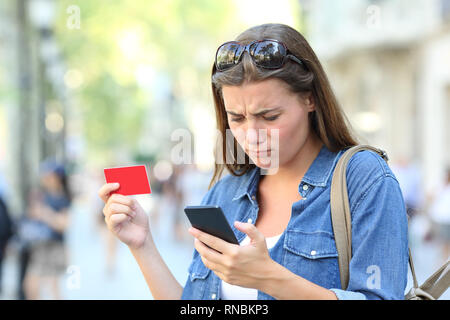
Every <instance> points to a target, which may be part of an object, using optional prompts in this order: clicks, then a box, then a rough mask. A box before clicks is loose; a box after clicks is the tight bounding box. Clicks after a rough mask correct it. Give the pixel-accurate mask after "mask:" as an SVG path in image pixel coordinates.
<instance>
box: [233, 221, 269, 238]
mask: <svg viewBox="0 0 450 320" xmlns="http://www.w3.org/2000/svg"><path fill="white" fill-rule="evenodd" d="M234 226H235V227H236V229H238V230H239V231H241V232H243V233H245V234H246V235H248V237H249V238H250V240H252V241H253V242H263V241H265V238H264V235H263V234H262V233H261V232H260V231H259V230H258V229H257V228H256V227H255V225H253V224H251V223H245V222H240V221H235V222H234Z"/></svg>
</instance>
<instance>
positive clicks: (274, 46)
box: [215, 39, 305, 71]
mask: <svg viewBox="0 0 450 320" xmlns="http://www.w3.org/2000/svg"><path fill="white" fill-rule="evenodd" d="M245 51H247V52H248V54H249V55H250V57H251V58H252V59H253V62H254V63H255V64H256V65H257V66H258V67H261V68H265V69H279V68H281V67H282V66H284V64H285V63H286V61H287V60H288V59H291V60H292V61H295V62H297V63H298V64H299V65H301V66H303V67H305V65H304V63H303V62H302V61H301V60H300V59H299V58H297V57H296V56H294V55H292V54H291V53H290V52H289V50H288V48H287V47H286V45H285V44H284V43H282V42H280V41H277V40H272V39H264V40H256V41H253V42H251V43H249V44H247V45H242V44H240V43H239V42H237V41H229V42H225V43H224V44H222V45H221V46H220V47H219V48H218V49H217V52H216V59H215V64H216V69H217V70H218V71H224V70H227V69H229V68H231V67H233V66H235V65H237V64H238V63H239V62H240V61H241V58H242V54H243V53H244V52H245Z"/></svg>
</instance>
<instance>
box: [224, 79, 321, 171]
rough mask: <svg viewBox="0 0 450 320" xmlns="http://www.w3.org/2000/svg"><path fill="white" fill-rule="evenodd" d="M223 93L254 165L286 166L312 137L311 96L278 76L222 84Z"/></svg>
mask: <svg viewBox="0 0 450 320" xmlns="http://www.w3.org/2000/svg"><path fill="white" fill-rule="evenodd" d="M222 94H223V99H224V104H225V111H226V112H227V118H228V124H229V126H230V129H231V132H232V133H233V136H234V137H235V138H236V140H237V142H238V143H239V145H240V146H241V147H242V149H243V150H244V151H245V153H247V155H248V156H249V157H250V159H252V161H253V162H254V163H255V165H257V166H258V167H261V168H273V167H274V161H277V162H276V164H277V165H276V167H283V166H284V165H286V164H287V163H289V162H290V161H292V160H293V159H294V158H295V156H296V155H297V154H298V151H299V150H300V149H301V148H302V147H303V145H304V144H305V142H306V140H307V138H308V136H309V130H310V129H309V121H308V113H309V112H311V111H313V110H314V104H313V103H312V102H311V100H310V99H308V98H301V97H300V95H298V94H295V93H292V92H290V91H289V90H288V88H287V84H285V83H284V82H283V81H282V80H278V79H267V80H264V81H260V82H251V83H246V84H243V85H241V86H223V88H222ZM261 129H262V130H261ZM274 129H276V130H274ZM277 135H278V138H277ZM277 140H278V141H277ZM261 151H262V153H261ZM264 152H266V154H264Z"/></svg>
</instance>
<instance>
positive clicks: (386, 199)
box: [331, 172, 408, 300]
mask: <svg viewBox="0 0 450 320" xmlns="http://www.w3.org/2000/svg"><path fill="white" fill-rule="evenodd" d="M353 207H354V209H352V258H351V260H350V266H349V283H348V287H347V289H346V290H342V288H332V289H331V290H332V291H333V292H334V293H335V294H336V296H337V298H338V299H342V300H344V299H351V300H360V299H404V292H405V287H406V283H407V272H408V222H407V215H406V208H405V205H404V200H403V196H402V192H401V190H400V187H399V184H398V181H397V180H396V179H395V176H393V174H392V173H386V172H385V173H384V174H383V175H381V176H379V177H378V178H376V179H375V180H373V181H372V183H371V185H370V186H369V187H368V188H367V189H366V190H365V191H363V192H362V194H361V195H359V197H358V199H357V200H356V203H355V204H354V206H353Z"/></svg>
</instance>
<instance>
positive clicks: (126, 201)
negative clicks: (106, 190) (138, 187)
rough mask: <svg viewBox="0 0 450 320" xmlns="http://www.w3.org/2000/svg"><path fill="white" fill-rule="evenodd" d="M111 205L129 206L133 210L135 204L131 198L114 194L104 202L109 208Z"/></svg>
mask: <svg viewBox="0 0 450 320" xmlns="http://www.w3.org/2000/svg"><path fill="white" fill-rule="evenodd" d="M112 203H120V204H123V205H125V206H129V207H131V208H132V209H134V208H135V203H134V200H133V199H132V198H129V197H127V196H124V195H122V194H118V193H114V194H113V195H111V196H110V197H109V198H108V201H106V205H107V206H109V205H111V204H112Z"/></svg>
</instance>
